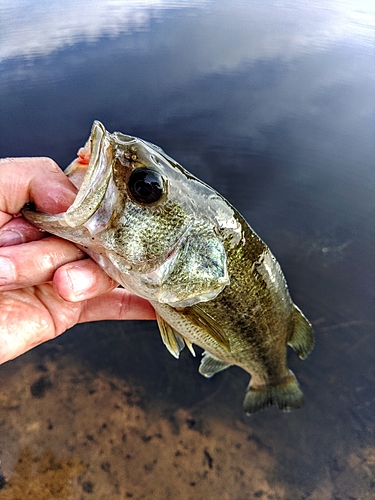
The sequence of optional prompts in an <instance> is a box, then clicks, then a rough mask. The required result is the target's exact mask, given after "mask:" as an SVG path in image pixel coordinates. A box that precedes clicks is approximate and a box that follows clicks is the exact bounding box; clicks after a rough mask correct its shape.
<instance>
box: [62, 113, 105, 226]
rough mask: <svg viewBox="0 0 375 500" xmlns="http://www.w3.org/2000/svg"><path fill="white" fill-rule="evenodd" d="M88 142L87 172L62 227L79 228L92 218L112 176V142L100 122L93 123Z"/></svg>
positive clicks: (66, 213)
mask: <svg viewBox="0 0 375 500" xmlns="http://www.w3.org/2000/svg"><path fill="white" fill-rule="evenodd" d="M89 140H90V143H91V154H90V161H89V165H88V167H87V172H86V174H85V176H84V179H83V182H82V185H81V187H80V189H79V191H78V193H77V196H76V198H75V200H74V202H73V204H72V205H71V206H70V207H69V208H68V210H67V211H66V212H65V214H64V225H67V226H70V227H78V226H81V225H83V224H85V223H86V222H87V221H88V220H89V219H90V218H91V217H92V216H93V214H94V213H95V212H96V210H97V209H98V208H99V206H100V203H101V202H102V200H103V198H104V195H105V193H106V190H107V187H108V184H109V181H110V178H111V175H112V159H113V146H112V140H111V136H110V134H109V133H108V132H107V131H106V129H105V127H104V125H103V124H102V123H101V122H99V121H97V120H95V121H94V123H93V125H92V128H91V134H90V138H89ZM61 222H62V221H61Z"/></svg>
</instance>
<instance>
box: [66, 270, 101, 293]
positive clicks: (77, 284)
mask: <svg viewBox="0 0 375 500" xmlns="http://www.w3.org/2000/svg"><path fill="white" fill-rule="evenodd" d="M67 274H68V278H69V280H70V285H71V287H72V290H73V293H74V295H75V297H76V298H77V299H79V298H84V296H85V294H87V292H88V291H89V290H90V289H91V288H92V286H93V284H94V281H95V280H94V276H93V274H92V273H91V272H90V271H88V270H86V269H74V268H73V269H70V270H69V271H67Z"/></svg>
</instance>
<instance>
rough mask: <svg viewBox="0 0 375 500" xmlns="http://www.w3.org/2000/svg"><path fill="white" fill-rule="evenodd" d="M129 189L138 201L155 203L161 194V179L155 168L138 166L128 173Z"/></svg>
mask: <svg viewBox="0 0 375 500" xmlns="http://www.w3.org/2000/svg"><path fill="white" fill-rule="evenodd" d="M129 191H130V194H131V195H132V197H133V198H134V200H135V201H138V202H139V203H155V202H156V201H158V200H160V198H161V196H162V194H163V179H162V177H161V175H160V174H159V172H156V171H155V170H151V169H149V168H138V169H137V170H135V171H134V172H133V173H132V174H131V175H130V178H129Z"/></svg>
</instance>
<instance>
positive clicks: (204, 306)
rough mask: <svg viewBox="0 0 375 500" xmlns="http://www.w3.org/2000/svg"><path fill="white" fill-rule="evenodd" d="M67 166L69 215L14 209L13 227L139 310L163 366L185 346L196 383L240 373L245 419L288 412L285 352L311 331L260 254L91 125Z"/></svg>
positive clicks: (236, 221)
mask: <svg viewBox="0 0 375 500" xmlns="http://www.w3.org/2000/svg"><path fill="white" fill-rule="evenodd" d="M79 156H80V161H74V162H73V163H72V164H71V165H70V166H69V167H68V169H67V170H66V171H65V173H66V174H67V175H68V176H69V178H70V179H71V180H72V182H73V183H75V184H76V185H77V187H79V191H78V194H77V197H76V199H75V201H74V203H73V204H72V205H71V206H70V208H69V209H68V210H67V211H66V212H64V213H61V214H57V215H48V214H44V213H41V212H36V211H33V210H32V209H31V208H30V207H29V208H27V207H25V208H24V210H23V215H24V216H25V218H26V219H27V220H28V221H30V222H32V223H33V224H35V225H36V226H37V227H39V228H41V229H43V230H45V231H48V232H49V233H52V234H55V235H57V236H60V237H61V238H65V239H67V240H70V241H72V242H74V243H75V244H77V245H78V246H80V247H81V248H83V249H84V251H85V252H86V253H87V254H88V255H89V256H90V257H91V258H92V259H93V260H95V261H96V262H97V263H98V265H99V266H100V267H101V268H102V269H104V271H105V272H106V273H107V274H108V275H109V276H111V277H112V278H113V279H114V280H116V281H117V282H118V283H119V284H121V285H122V286H124V287H125V288H127V289H128V290H130V291H131V292H134V293H135V294H137V295H140V296H141V297H144V298H145V299H147V300H149V301H150V302H151V304H152V305H153V307H154V308H155V311H156V314H157V323H158V326H159V329H160V333H161V337H162V340H163V342H164V344H165V345H166V347H167V349H168V350H169V351H170V352H171V354H172V355H173V356H175V357H176V358H178V357H179V354H180V352H181V350H182V349H183V348H184V346H185V345H187V347H188V348H189V349H190V351H191V352H192V353H193V354H194V348H193V344H196V345H198V346H200V347H201V348H203V349H204V352H203V355H202V360H201V363H200V367H199V372H200V373H201V374H202V375H204V376H205V377H211V376H213V375H214V374H215V373H217V372H220V371H222V370H224V369H226V368H228V367H229V366H231V365H237V366H240V367H241V368H243V369H244V370H246V371H247V372H248V373H249V374H250V375H251V380H250V383H249V386H248V388H247V391H246V395H245V399H244V403H243V406H244V410H245V412H246V413H253V412H256V411H258V410H260V409H262V408H264V407H266V406H268V405H277V406H278V407H279V408H280V409H282V410H290V409H292V408H299V407H300V406H301V405H302V403H303V394H302V391H301V389H300V387H299V384H298V382H297V380H296V378H295V376H294V375H293V373H292V372H291V371H290V370H289V369H288V367H287V361H286V351H287V345H289V346H291V347H292V348H293V349H294V350H295V351H296V352H297V354H298V355H299V357H300V358H302V359H304V358H305V357H306V356H307V354H308V353H309V352H310V350H311V349H312V347H313V344H314V336H313V331H312V328H311V325H310V323H309V322H308V320H307V319H306V318H305V316H304V315H303V314H302V312H301V311H300V310H299V309H298V307H297V306H296V305H295V304H294V303H293V301H292V299H291V297H290V295H289V292H288V288H287V284H286V281H285V278H284V275H283V273H282V271H281V268H280V265H279V264H278V262H277V261H276V259H275V257H274V256H273V255H272V253H271V251H270V249H269V248H268V247H267V245H266V244H265V243H264V242H263V241H262V240H261V239H260V238H259V237H258V235H257V234H256V233H255V232H254V231H253V230H252V229H251V227H250V226H249V225H248V224H247V222H246V221H245V220H244V219H243V218H242V216H241V215H240V214H239V213H238V212H237V210H236V209H235V208H234V207H232V206H231V205H230V204H229V203H228V201H226V200H225V199H224V198H223V197H222V196H221V195H220V194H219V193H217V192H216V191H215V190H214V189H212V188H211V187H209V186H208V185H206V184H204V183H203V182H201V181H200V180H199V179H197V178H196V177H194V176H193V175H192V174H190V173H189V172H187V171H186V170H185V169H184V168H182V167H181V165H179V164H178V163H177V162H176V161H174V160H173V159H172V158H170V157H169V156H167V155H166V154H165V153H164V151H163V150H162V149H160V148H159V147H157V146H155V145H153V144H151V143H149V142H146V141H144V140H141V139H138V138H136V137H132V136H128V135H124V134H122V133H119V132H114V133H112V134H111V133H109V132H107V131H106V130H105V128H104V126H103V125H102V124H101V123H100V122H98V121H95V122H94V124H93V127H92V131H91V135H90V138H89V140H88V142H87V144H86V146H85V148H84V149H82V150H81V151H80V152H79ZM85 163H86V165H84V164H85ZM82 165H84V170H82V168H83V167H82ZM82 173H83V174H84V176H83V175H82Z"/></svg>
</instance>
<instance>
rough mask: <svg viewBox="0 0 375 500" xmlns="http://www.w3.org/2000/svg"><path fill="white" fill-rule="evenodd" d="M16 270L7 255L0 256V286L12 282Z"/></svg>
mask: <svg viewBox="0 0 375 500" xmlns="http://www.w3.org/2000/svg"><path fill="white" fill-rule="evenodd" d="M15 278H16V272H15V268H14V264H13V262H12V261H11V260H10V259H9V258H8V257H0V286H1V285H9V283H14V281H15Z"/></svg>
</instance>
